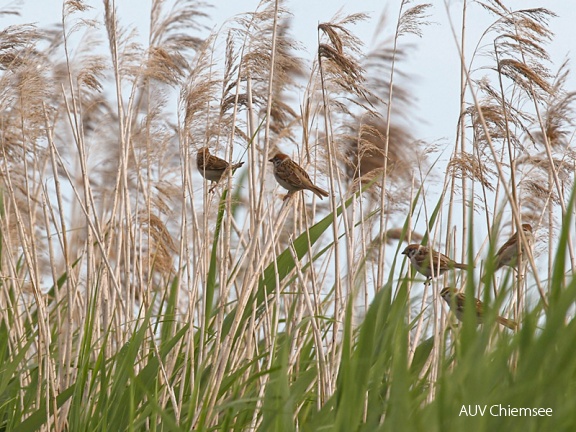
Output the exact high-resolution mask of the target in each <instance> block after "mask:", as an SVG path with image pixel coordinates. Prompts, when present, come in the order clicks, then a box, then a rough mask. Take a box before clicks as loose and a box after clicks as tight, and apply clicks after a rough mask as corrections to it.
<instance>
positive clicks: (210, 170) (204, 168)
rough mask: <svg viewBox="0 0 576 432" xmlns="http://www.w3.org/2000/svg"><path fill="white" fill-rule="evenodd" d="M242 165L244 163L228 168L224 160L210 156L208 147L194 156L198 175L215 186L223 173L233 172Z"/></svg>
mask: <svg viewBox="0 0 576 432" xmlns="http://www.w3.org/2000/svg"><path fill="white" fill-rule="evenodd" d="M242 165H244V162H239V163H237V164H234V165H232V166H230V164H229V163H228V162H226V161H225V160H224V159H220V158H219V157H217V156H213V155H211V154H210V150H209V149H208V147H202V148H201V149H199V150H198V153H197V154H196V166H197V167H198V171H200V174H202V177H204V178H205V179H206V180H210V181H211V182H215V183H216V184H218V182H219V181H220V179H221V178H222V176H223V175H224V173H225V172H227V171H228V170H232V172H234V171H235V170H237V169H238V168H240V167H241V166H242ZM215 187H216V185H214V186H212V188H211V189H210V192H212V191H213V190H214V188H215Z"/></svg>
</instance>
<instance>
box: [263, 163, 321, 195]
mask: <svg viewBox="0 0 576 432" xmlns="http://www.w3.org/2000/svg"><path fill="white" fill-rule="evenodd" d="M268 162H272V163H273V164H274V177H275V178H276V181H277V182H278V183H279V184H280V186H282V187H283V188H284V189H287V190H288V195H286V196H285V197H284V200H286V199H288V198H289V197H291V196H292V194H293V193H294V192H298V191H301V190H304V189H308V190H309V191H312V192H314V193H315V194H316V195H318V197H319V198H320V199H323V197H327V196H328V192H326V191H325V190H324V189H321V188H319V187H318V186H316V185H314V183H312V180H310V176H309V175H308V174H307V173H306V171H304V169H303V168H302V167H301V166H300V165H298V164H297V163H296V162H294V161H293V160H292V159H290V158H289V157H288V156H287V155H285V154H284V153H276V155H275V156H274V157H273V158H272V159H269V160H268Z"/></svg>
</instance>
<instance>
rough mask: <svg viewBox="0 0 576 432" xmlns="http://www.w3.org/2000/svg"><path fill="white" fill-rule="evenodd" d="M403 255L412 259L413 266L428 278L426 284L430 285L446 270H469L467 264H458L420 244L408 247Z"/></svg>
mask: <svg viewBox="0 0 576 432" xmlns="http://www.w3.org/2000/svg"><path fill="white" fill-rule="evenodd" d="M402 254H403V255H406V256H407V257H408V258H410V263H411V264H412V266H413V267H414V268H415V269H416V270H417V271H418V272H419V273H421V274H423V275H424V276H426V277H427V279H426V282H424V283H429V282H430V281H431V280H432V278H435V277H437V276H440V275H441V274H442V273H444V272H445V271H446V270H450V269H455V268H457V269H462V270H466V269H467V268H468V266H467V265H466V264H460V263H457V262H456V261H454V260H453V259H450V258H448V257H447V256H446V255H444V254H442V253H440V252H436V251H435V250H433V249H431V248H429V247H428V246H423V245H419V244H411V245H408V246H407V247H406V249H404V252H402Z"/></svg>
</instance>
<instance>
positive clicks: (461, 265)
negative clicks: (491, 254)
mask: <svg viewBox="0 0 576 432" xmlns="http://www.w3.org/2000/svg"><path fill="white" fill-rule="evenodd" d="M454 267H455V268H457V269H461V270H467V269H468V264H460V263H454ZM474 267H475V266H474V265H472V268H474Z"/></svg>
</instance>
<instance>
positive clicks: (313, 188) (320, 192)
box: [310, 185, 329, 199]
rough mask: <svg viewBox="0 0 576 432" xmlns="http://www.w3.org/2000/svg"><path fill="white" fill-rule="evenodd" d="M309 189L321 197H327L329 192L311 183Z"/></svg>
mask: <svg viewBox="0 0 576 432" xmlns="http://www.w3.org/2000/svg"><path fill="white" fill-rule="evenodd" d="M310 190H311V191H312V192H314V193H315V194H316V195H318V198H320V199H323V197H327V196H328V195H329V194H328V192H326V191H325V190H324V189H321V188H319V187H318V186H314V185H312V186H311V187H310Z"/></svg>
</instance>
